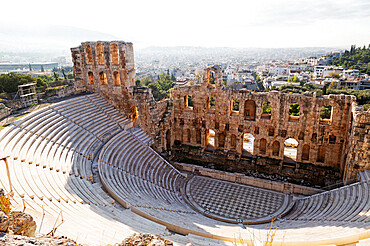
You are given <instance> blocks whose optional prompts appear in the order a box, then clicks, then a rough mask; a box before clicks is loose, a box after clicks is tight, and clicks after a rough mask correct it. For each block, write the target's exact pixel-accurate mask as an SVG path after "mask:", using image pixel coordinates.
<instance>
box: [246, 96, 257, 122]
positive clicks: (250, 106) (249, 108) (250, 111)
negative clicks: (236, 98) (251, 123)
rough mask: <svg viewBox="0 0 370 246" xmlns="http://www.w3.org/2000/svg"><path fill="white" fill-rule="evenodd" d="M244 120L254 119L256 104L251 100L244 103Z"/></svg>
mask: <svg viewBox="0 0 370 246" xmlns="http://www.w3.org/2000/svg"><path fill="white" fill-rule="evenodd" d="M244 119H246V120H255V119H256V103H255V102H254V101H253V100H247V101H245V102H244Z"/></svg>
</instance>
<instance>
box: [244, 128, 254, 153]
mask: <svg viewBox="0 0 370 246" xmlns="http://www.w3.org/2000/svg"><path fill="white" fill-rule="evenodd" d="M254 139H255V138H254V136H253V135H252V134H251V133H244V134H243V136H242V142H243V149H242V154H243V155H253V154H254V153H253V152H254Z"/></svg>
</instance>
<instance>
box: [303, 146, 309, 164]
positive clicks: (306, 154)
mask: <svg viewBox="0 0 370 246" xmlns="http://www.w3.org/2000/svg"><path fill="white" fill-rule="evenodd" d="M309 159H310V146H309V145H308V144H305V145H303V148H302V160H304V161H308V160H309Z"/></svg>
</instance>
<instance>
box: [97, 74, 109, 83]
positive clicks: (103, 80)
mask: <svg viewBox="0 0 370 246" xmlns="http://www.w3.org/2000/svg"><path fill="white" fill-rule="evenodd" d="M99 80H100V84H101V85H107V84H108V80H107V75H106V74H105V73H104V72H100V73H99Z"/></svg>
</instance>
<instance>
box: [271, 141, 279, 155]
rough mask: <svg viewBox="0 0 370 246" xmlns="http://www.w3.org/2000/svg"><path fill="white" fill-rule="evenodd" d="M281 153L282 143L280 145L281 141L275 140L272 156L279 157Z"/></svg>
mask: <svg viewBox="0 0 370 246" xmlns="http://www.w3.org/2000/svg"><path fill="white" fill-rule="evenodd" d="M279 152H280V143H279V141H277V140H275V141H274V142H273V143H272V155H273V156H279Z"/></svg>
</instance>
